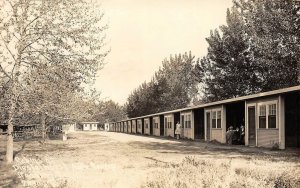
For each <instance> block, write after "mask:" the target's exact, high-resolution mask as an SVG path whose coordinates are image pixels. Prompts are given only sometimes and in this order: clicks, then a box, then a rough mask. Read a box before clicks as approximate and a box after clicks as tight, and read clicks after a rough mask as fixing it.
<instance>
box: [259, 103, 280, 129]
mask: <svg viewBox="0 0 300 188" xmlns="http://www.w3.org/2000/svg"><path fill="white" fill-rule="evenodd" d="M271 105H275V121H276V124H275V128H274V127H269V116H274V115H270V106H271ZM257 106H258V112H257V113H258V114H257V115H258V129H278V115H279V112H278V100H272V101H266V102H261V103H258V105H257ZM261 106H266V108H265V117H266V127H265V128H261V127H260V121H259V117H260V112H261V108H260V107H261Z"/></svg>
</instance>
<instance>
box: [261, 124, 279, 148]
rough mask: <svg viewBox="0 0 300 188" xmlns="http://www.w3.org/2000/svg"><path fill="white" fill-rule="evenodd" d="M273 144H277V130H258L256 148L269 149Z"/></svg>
mask: <svg viewBox="0 0 300 188" xmlns="http://www.w3.org/2000/svg"><path fill="white" fill-rule="evenodd" d="M275 143H277V144H278V143H279V130H278V129H258V130H257V146H258V147H267V148H271V147H272V146H273V145H274V144H275Z"/></svg>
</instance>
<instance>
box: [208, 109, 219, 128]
mask: <svg viewBox="0 0 300 188" xmlns="http://www.w3.org/2000/svg"><path fill="white" fill-rule="evenodd" d="M206 113H210V129H211V130H213V129H214V130H216V129H222V127H223V123H222V116H223V113H222V108H220V107H219V108H211V109H207V110H205V115H206ZM214 113H215V114H216V117H215V119H214ZM219 114H220V115H219ZM218 117H220V127H219V126H218ZM205 119H206V117H205ZM206 121H207V119H206ZM213 124H215V127H213ZM206 125H207V122H206V123H205V126H206Z"/></svg>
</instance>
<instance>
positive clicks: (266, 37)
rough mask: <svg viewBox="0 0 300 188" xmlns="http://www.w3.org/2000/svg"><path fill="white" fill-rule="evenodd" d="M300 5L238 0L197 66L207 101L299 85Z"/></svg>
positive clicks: (281, 0)
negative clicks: (200, 73) (225, 23)
mask: <svg viewBox="0 0 300 188" xmlns="http://www.w3.org/2000/svg"><path fill="white" fill-rule="evenodd" d="M299 15H300V12H299V3H296V1H291V0H237V1H234V6H233V7H232V8H231V10H228V11H227V25H223V26H221V27H220V30H215V31H212V32H211V35H210V37H208V38H207V42H208V44H209V48H208V54H207V56H206V57H203V58H202V59H201V61H200V62H199V64H198V69H200V71H202V72H203V75H198V78H199V79H200V80H202V82H204V83H205V88H204V90H203V91H204V97H205V100H206V101H216V100H221V99H225V98H231V97H237V96H241V95H247V94H252V93H257V92H261V91H268V90H274V89H279V88H284V87H289V86H294V85H298V84H299V78H300V77H299V75H300V74H299V73H300V72H299V67H300V63H299V62H300V53H299V50H300V46H299V42H300V41H299V39H300V38H299V26H300V19H299Z"/></svg>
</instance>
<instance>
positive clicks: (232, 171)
mask: <svg viewBox="0 0 300 188" xmlns="http://www.w3.org/2000/svg"><path fill="white" fill-rule="evenodd" d="M256 163H258V162H257V161H256ZM237 164H238V163H237V162H236V164H234V161H231V160H217V159H216V160H208V159H206V160H204V159H197V158H195V157H185V159H183V160H182V161H181V162H180V163H179V164H177V165H174V164H171V165H169V168H163V169H161V170H160V171H159V172H157V175H155V176H152V177H148V181H147V182H146V183H144V185H143V186H142V187H149V188H158V187H170V188H171V187H178V188H179V187H180V188H181V187H274V188H279V187H280V188H281V187H284V188H289V187H300V182H299V181H300V169H298V168H296V167H295V168H292V167H289V168H276V165H275V164H270V162H269V163H265V164H262V162H261V164H259V166H257V164H255V163H253V162H249V164H247V165H246V166H242V167H237V166H238V165H237ZM273 165H274V166H273Z"/></svg>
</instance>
